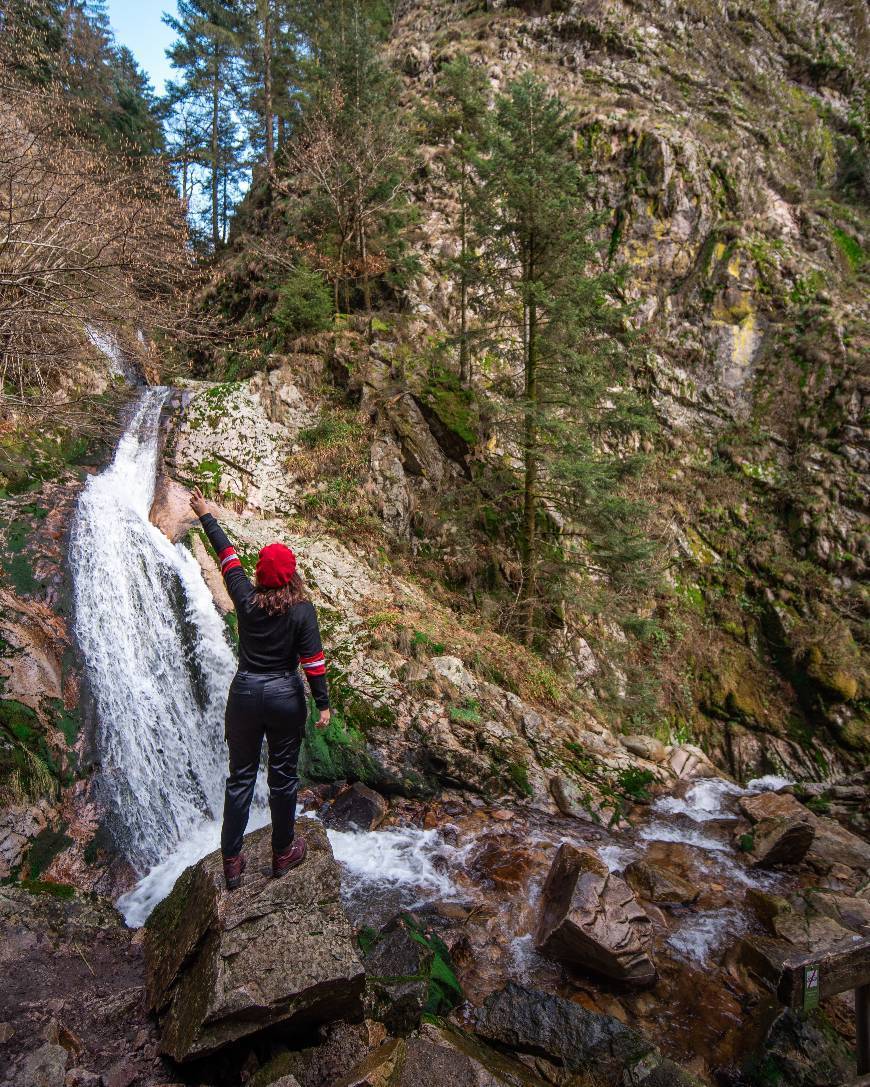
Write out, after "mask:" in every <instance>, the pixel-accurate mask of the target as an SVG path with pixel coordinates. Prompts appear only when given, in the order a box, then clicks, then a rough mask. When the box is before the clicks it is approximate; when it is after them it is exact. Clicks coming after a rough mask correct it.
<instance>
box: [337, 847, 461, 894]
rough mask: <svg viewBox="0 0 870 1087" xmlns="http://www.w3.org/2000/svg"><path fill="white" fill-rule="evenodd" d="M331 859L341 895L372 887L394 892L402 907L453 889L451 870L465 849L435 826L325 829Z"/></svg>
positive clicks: (452, 891) (451, 892)
mask: <svg viewBox="0 0 870 1087" xmlns="http://www.w3.org/2000/svg"><path fill="white" fill-rule="evenodd" d="M328 834H329V841H330V843H331V844H332V851H333V853H334V854H335V859H336V860H337V861H338V862H339V864H340V865H341V866H342V869H343V879H342V895H343V896H344V897H345V898H347V899H353V898H354V897H355V896H356V895H358V894H360V893H371V890H372V888H373V887H383V888H386V889H389V890H391V891H394V892H395V891H399V892H400V896H399V897H400V900H401V903H402V906H403V908H408V909H410V908H413V907H415V906H420V905H423V904H425V903H426V902H429V901H432V900H433V899H440V900H445V899H451V898H456V897H457V896H458V895H459V889H458V888H457V886H456V883H455V881H454V879H453V876H452V875H451V870H452V871H454V872H457V871H459V870H460V869H461V867H462V863H463V861H464V857H465V850H464V849H461V848H458V847H456V846H452V845H450V844H448V843H447V842H446V841H445V840H444V838H443V836H442V834H441V831H440V830H420V829H418V828H416V827H397V828H391V829H389V830H373V831H342V830H330V831H329V832H328Z"/></svg>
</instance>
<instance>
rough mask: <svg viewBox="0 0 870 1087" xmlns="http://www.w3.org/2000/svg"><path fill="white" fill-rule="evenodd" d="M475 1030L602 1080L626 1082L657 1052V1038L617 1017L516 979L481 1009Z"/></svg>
mask: <svg viewBox="0 0 870 1087" xmlns="http://www.w3.org/2000/svg"><path fill="white" fill-rule="evenodd" d="M474 1030H475V1033H476V1034H478V1035H479V1036H480V1037H481V1038H484V1039H485V1040H486V1041H487V1042H492V1043H494V1044H495V1045H497V1046H499V1047H504V1048H507V1049H512V1050H515V1051H516V1052H518V1053H525V1054H528V1055H530V1056H533V1057H544V1058H545V1059H547V1060H548V1061H551V1062H553V1063H555V1064H556V1065H557V1066H558V1067H559V1068H564V1069H566V1070H567V1071H569V1072H584V1071H594V1073H595V1076H596V1082H599V1081H600V1082H601V1083H622V1082H623V1074H624V1072H625V1070H626V1069H627V1068H628V1069H633V1068H635V1067H636V1066H637V1065H638V1064H639V1063H640V1062H644V1064H646V1062H647V1059H648V1058H649V1057H650V1055H651V1054H652V1055H653V1058H655V1056H656V1050H655V1046H653V1044H652V1042H650V1041H649V1040H648V1039H646V1038H644V1037H643V1035H642V1034H640V1033H638V1031H636V1030H634V1029H632V1028H631V1027H627V1026H625V1025H624V1024H623V1023H620V1021H619V1020H618V1019H615V1018H613V1016H610V1015H599V1014H597V1013H596V1012H591V1011H588V1010H587V1009H586V1008H583V1007H581V1005H579V1004H575V1003H574V1002H573V1001H572V1000H565V999H564V998H563V997H560V996H554V995H553V994H551V993H544V992H541V991H539V990H536V989H526V988H523V987H522V986H520V985H516V984H514V983H513V982H509V983H508V985H506V986H505V988H504V989H501V990H499V991H498V992H495V993H492V994H491V995H490V996H488V997H487V999H486V1000H485V1001H484V1003H483V1004H482V1005H481V1007H480V1008H478V1009H477V1011H476V1013H475V1016H474ZM632 1082H634V1080H633V1079H632Z"/></svg>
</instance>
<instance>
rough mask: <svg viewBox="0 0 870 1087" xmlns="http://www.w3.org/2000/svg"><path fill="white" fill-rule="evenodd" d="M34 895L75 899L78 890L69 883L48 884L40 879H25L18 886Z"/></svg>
mask: <svg viewBox="0 0 870 1087" xmlns="http://www.w3.org/2000/svg"><path fill="white" fill-rule="evenodd" d="M18 886H19V887H21V888H23V889H24V890H25V891H28V892H29V893H30V894H33V895H51V896H52V897H53V898H63V899H70V898H75V896H76V889H75V887H71V886H70V885H69V884H68V883H46V882H44V881H43V880H40V879H23V880H21V882H20V883H19V884H18Z"/></svg>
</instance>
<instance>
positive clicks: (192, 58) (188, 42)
mask: <svg viewBox="0 0 870 1087" xmlns="http://www.w3.org/2000/svg"><path fill="white" fill-rule="evenodd" d="M163 18H164V22H165V23H166V24H167V26H169V27H171V29H172V30H174V31H175V33H176V34H177V35H178V39H177V41H176V42H175V43H174V44H173V45H172V47H171V48H170V49H169V50H167V54H168V56H169V59H170V60H171V61H172V63H173V65H174V66H175V67H176V68H178V69H179V70H180V71H181V72H182V74H183V79H182V81H180V82H179V83H178V84H175V85H174V97H175V100H176V101H181V100H185V101H188V102H196V103H198V104H199V105H200V106H201V107H202V111H203V113H204V114H205V116H206V118H207V120H206V124H205V134H206V139H205V140H204V141H203V147H202V161H203V163H204V164H205V165H206V167H207V169H208V174H209V183H208V188H209V197H210V200H209V203H210V213H209V225H210V229H211V241H212V245H213V247H214V248H215V249H218V248H219V247H220V245H221V243H222V241H223V240H224V237H225V234H226V223H227V215H228V210H229V209H228V191H229V186H230V184H231V180H232V178H233V177H234V176H235V174H236V172H237V170H238V165H239V163H238V157H237V148H238V140H237V137H236V133H235V127H236V126H235V120H234V117H233V106H234V104H235V100H234V96H235V91H236V76H237V72H236V68H237V65H238V57H239V52H240V41H241V36H242V30H243V27H242V23H241V19H240V14H239V11H238V10H237V8H236V5H235V4H234V3H233V2H232V0H178V16H177V17H175V16H172V15H164V17H163Z"/></svg>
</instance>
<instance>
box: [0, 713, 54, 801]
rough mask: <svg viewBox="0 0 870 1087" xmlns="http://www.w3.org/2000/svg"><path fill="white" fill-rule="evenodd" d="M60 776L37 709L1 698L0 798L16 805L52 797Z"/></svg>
mask: <svg viewBox="0 0 870 1087" xmlns="http://www.w3.org/2000/svg"><path fill="white" fill-rule="evenodd" d="M60 777H61V767H60V765H59V763H58V760H57V758H56V756H55V755H54V753H53V752H52V751H51V749H50V748H49V746H48V744H47V743H46V739H45V735H44V732H43V729H42V725H41V723H40V720H39V717H38V716H37V714H36V712H35V711H34V710H32V709H31V708H30V706H25V705H24V704H23V703H22V702H17V701H16V700H15V699H11V698H6V699H2V700H0V800H2V802H3V803H7V804H16V803H22V802H27V801H34V800H39V799H41V798H42V797H46V796H51V797H53V796H55V795H56V794H57V790H58V784H59V781H60Z"/></svg>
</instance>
